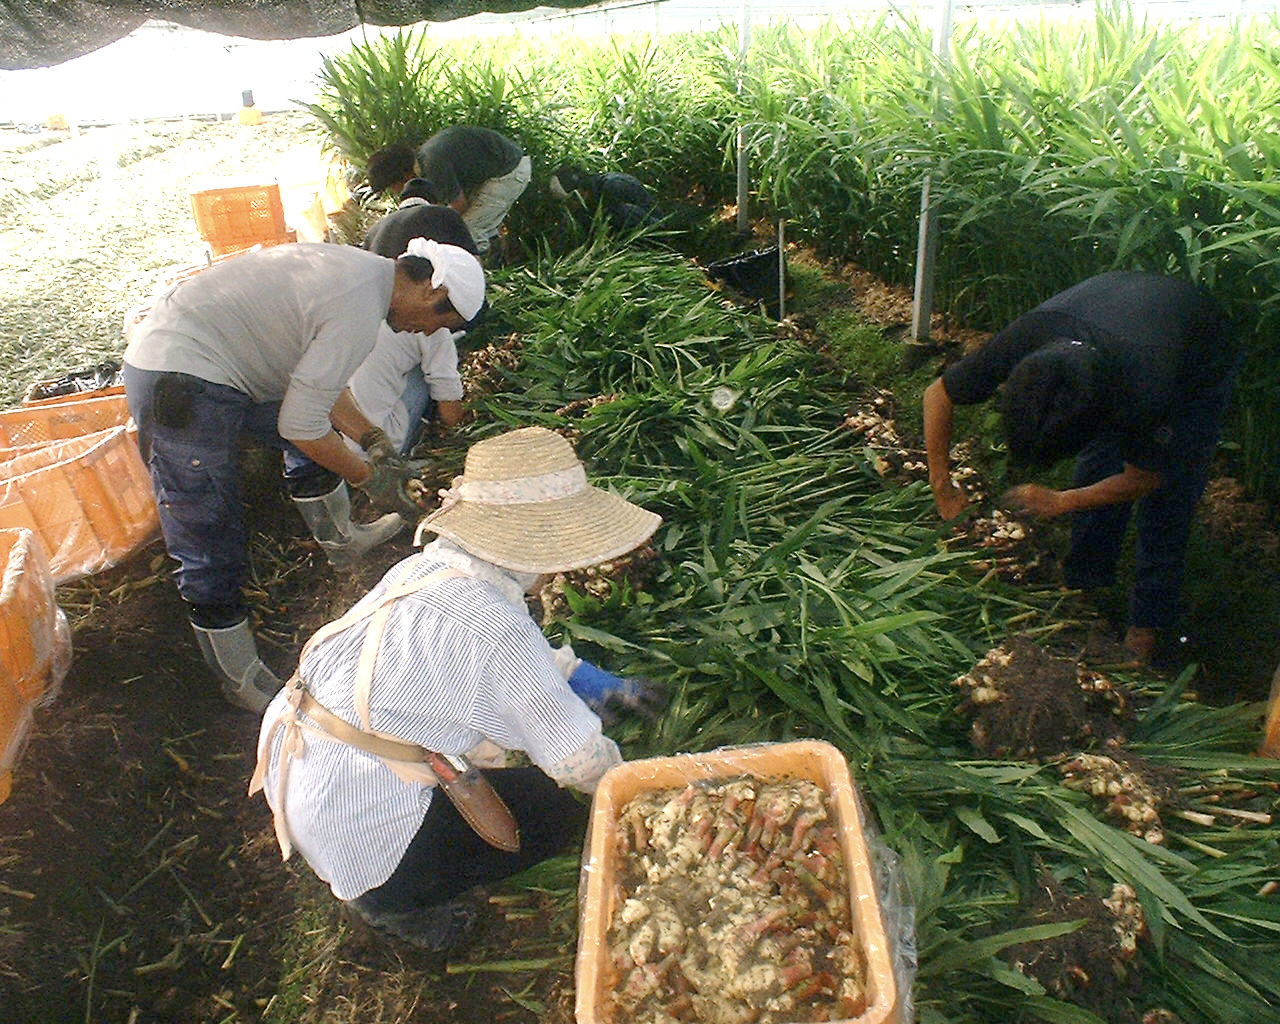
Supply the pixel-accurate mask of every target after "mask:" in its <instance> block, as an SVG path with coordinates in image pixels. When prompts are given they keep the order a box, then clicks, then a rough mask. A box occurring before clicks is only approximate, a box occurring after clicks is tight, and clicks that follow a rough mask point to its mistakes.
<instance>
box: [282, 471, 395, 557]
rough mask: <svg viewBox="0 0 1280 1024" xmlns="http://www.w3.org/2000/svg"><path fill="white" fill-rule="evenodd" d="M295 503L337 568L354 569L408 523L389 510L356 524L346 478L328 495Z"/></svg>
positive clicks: (298, 499)
mask: <svg viewBox="0 0 1280 1024" xmlns="http://www.w3.org/2000/svg"><path fill="white" fill-rule="evenodd" d="M293 503H294V504H295V505H297V506H298V511H299V512H301V513H302V518H303V519H305V520H306V523H307V527H308V528H309V529H310V530H311V536H313V537H315V539H316V540H317V541H319V543H320V547H322V548H323V549H324V553H325V555H326V556H328V558H329V562H330V564H331V565H333V567H334V568H336V569H350V568H352V567H353V566H354V565H355V564H356V563H357V562H358V561H359V560H360V558H361V557H362V556H363V555H364V554H365V553H366V552H367V551H369V550H370V549H372V548H376V547H377V546H378V545H379V544H381V543H382V542H383V541H387V540H390V539H391V538H392V537H394V536H395V535H396V534H397V533H399V532H400V531H401V530H403V529H404V525H405V521H404V519H403V518H401V516H400V514H399V513H398V512H389V513H388V514H387V515H385V516H383V517H382V518H381V519H375V520H374V521H373V522H371V523H365V524H361V523H353V522H352V521H351V495H350V494H349V493H348V491H347V485H346V483H345V482H343V481H339V482H338V486H337V487H335V488H334V489H333V490H332V491H330V492H329V493H328V494H321V495H320V496H319V497H315V498H294V499H293Z"/></svg>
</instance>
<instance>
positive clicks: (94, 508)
mask: <svg viewBox="0 0 1280 1024" xmlns="http://www.w3.org/2000/svg"><path fill="white" fill-rule="evenodd" d="M0 527H25V528H26V529H28V530H31V531H32V532H33V533H35V534H36V536H37V537H39V538H40V541H41V543H43V545H44V549H45V551H46V552H47V553H48V557H49V565H50V569H51V571H52V573H53V577H54V581H55V582H56V583H65V582H67V581H68V580H73V579H78V578H80V577H82V576H88V575H91V574H93V573H95V572H98V571H100V570H102V569H106V568H108V567H110V566H112V565H116V564H117V563H119V562H121V561H123V560H124V559H125V558H127V557H128V556H129V555H130V554H132V553H133V552H135V551H137V550H138V549H139V548H141V547H143V546H144V545H145V544H148V543H150V542H151V541H152V540H153V539H155V538H156V537H158V536H159V534H160V518H159V514H158V512H157V511H156V504H155V499H154V498H153V497H152V493H151V480H150V477H149V475H148V473H147V469H146V467H145V466H144V465H143V464H142V458H141V457H140V456H139V455H138V445H137V441H136V440H135V438H134V436H133V432H132V431H127V430H126V429H125V428H124V427H113V428H112V429H110V430H103V431H99V432H98V433H95V434H86V435H85V436H83V437H73V438H68V439H67V440H63V441H52V442H50V443H48V444H46V445H44V446H42V447H40V448H37V449H35V450H33V451H30V452H28V453H26V454H23V455H18V456H16V457H15V458H12V459H9V460H8V461H6V462H0Z"/></svg>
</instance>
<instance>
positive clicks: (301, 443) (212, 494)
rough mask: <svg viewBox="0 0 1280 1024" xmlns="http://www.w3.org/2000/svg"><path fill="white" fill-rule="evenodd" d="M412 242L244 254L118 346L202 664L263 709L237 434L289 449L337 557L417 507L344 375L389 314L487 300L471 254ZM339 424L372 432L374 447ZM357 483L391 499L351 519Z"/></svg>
mask: <svg viewBox="0 0 1280 1024" xmlns="http://www.w3.org/2000/svg"><path fill="white" fill-rule="evenodd" d="M417 241H418V243H419V244H417V245H414V244H411V245H410V247H409V251H408V252H406V253H405V254H404V256H402V257H401V258H400V259H398V260H388V259H385V258H384V257H382V256H379V255H376V254H375V253H370V252H364V251H363V250H361V249H356V248H353V247H351V246H340V245H323V244H318V245H306V244H302V245H280V246H274V247H272V248H269V249H263V250H260V251H257V252H251V253H246V254H244V255H240V256H236V257H235V258H234V259H230V260H227V261H225V262H224V263H220V264H218V265H216V266H213V267H210V268H209V269H207V270H205V271H203V272H201V273H200V274H198V275H196V276H195V277H192V278H189V279H187V280H185V281H183V282H180V283H179V284H177V285H175V286H174V287H173V288H172V289H171V290H170V291H168V292H167V293H165V294H164V295H162V296H161V297H160V298H159V299H158V300H157V301H156V303H155V305H154V306H153V308H152V310H151V312H150V314H149V315H148V316H147V318H146V319H145V320H144V321H143V322H142V323H141V325H139V327H138V329H137V330H136V331H135V333H134V334H133V337H132V339H131V340H130V342H129V345H128V347H127V348H126V349H125V353H124V386H125V394H126V396H127V398H128V400H129V412H130V413H131V415H132V416H133V418H134V420H135V422H136V423H137V426H138V448H139V450H140V452H141V454H142V458H143V461H144V462H145V463H146V464H147V465H148V467H149V469H150V472H151V480H152V485H153V488H154V490H155V493H156V501H157V504H158V505H159V510H160V526H161V529H162V530H163V532H164V539H165V546H166V547H167V548H168V551H169V554H170V555H172V556H173V557H174V558H175V559H177V561H178V562H179V568H178V570H177V572H176V577H177V583H178V590H179V592H180V593H181V595H182V598H183V600H184V602H185V603H186V605H187V611H188V617H189V618H190V620H191V627H192V629H193V631H194V632H195V636H196V640H197V642H198V644H199V646H200V651H201V654H202V655H203V657H204V660H205V662H206V664H208V665H209V667H210V668H211V669H212V670H213V672H214V674H215V676H216V677H217V678H218V680H219V681H220V683H221V688H222V693H223V696H224V697H225V698H226V699H227V700H228V701H230V702H231V703H233V704H236V705H238V706H240V707H243V708H247V709H249V710H252V711H261V710H262V709H263V708H264V707H265V706H266V704H267V701H269V700H270V699H271V696H272V694H274V693H275V692H276V690H278V689H279V688H280V686H281V681H280V680H279V679H278V678H276V676H275V675H274V674H273V673H272V672H271V670H270V669H268V668H267V666H266V665H264V664H263V662H262V659H261V658H260V657H259V655H258V649H257V644H256V643H255V640H254V636H253V631H252V629H251V627H250V624H249V610H248V607H247V605H246V604H245V601H244V597H243V592H242V590H243V585H244V583H245V580H246V579H247V577H248V570H249V556H248V535H247V533H248V531H247V529H246V526H245V518H244V510H243V507H242V499H241V494H240V482H239V473H238V455H239V444H240V440H241V438H242V437H247V438H249V439H251V440H253V441H256V442H259V443H261V444H264V445H266V446H268V447H275V448H279V449H282V450H283V452H284V470H285V473H284V475H285V479H286V481H287V484H288V488H289V492H290V495H291V497H292V498H293V501H294V503H295V504H296V505H297V507H298V509H299V511H300V512H301V513H302V516H303V518H304V519H305V520H306V522H307V525H308V526H309V527H310V528H311V531H312V533H313V534H314V535H315V537H316V539H317V540H318V541H320V543H321V545H322V546H323V547H324V550H325V552H326V554H327V555H328V556H329V559H330V561H332V562H333V563H334V564H335V565H342V566H348V565H351V564H353V563H354V561H355V560H356V559H357V558H359V557H360V556H362V555H363V554H364V553H365V552H367V551H368V550H369V549H370V548H372V547H373V546H375V545H377V544H380V543H382V542H383V541H385V540H388V539H390V538H391V537H392V536H394V535H395V534H396V533H398V532H399V531H400V530H401V529H402V527H403V526H404V523H405V520H406V519H416V518H417V517H418V514H419V513H420V511H421V510H420V509H418V508H417V506H416V505H414V503H413V502H412V500H410V498H409V495H408V493H407V491H406V487H405V485H406V483H407V482H408V480H409V479H410V477H411V476H412V471H411V469H410V467H408V466H407V465H406V464H405V463H404V462H403V461H402V460H400V459H399V458H398V457H397V456H396V454H395V453H394V451H393V450H392V447H391V445H390V444H382V443H375V442H376V440H377V439H376V436H375V438H373V439H370V437H369V435H370V432H371V431H373V429H374V426H375V425H374V424H372V423H371V422H370V421H369V419H368V418H367V417H366V416H365V415H364V414H363V413H362V412H361V411H360V409H359V408H358V407H357V406H356V405H355V404H354V402H353V401H352V400H351V399H350V395H349V393H348V392H346V391H345V390H344V388H345V385H346V384H347V381H348V380H349V379H350V377H351V375H352V373H353V372H354V371H355V370H356V368H357V367H358V366H359V365H360V363H361V360H362V359H363V358H364V357H365V356H366V355H367V354H368V353H369V351H370V350H371V349H372V348H373V346H374V342H375V339H376V338H377V337H378V330H379V326H380V325H381V324H382V323H383V321H384V320H385V321H387V322H388V323H389V324H391V326H392V327H394V328H396V329H398V330H407V331H421V332H427V333H431V332H434V331H436V330H438V329H440V328H442V327H448V328H463V327H465V326H467V324H468V323H469V322H470V320H471V318H473V317H475V316H476V315H477V314H478V313H479V312H480V309H481V307H482V305H483V303H484V271H483V269H482V268H481V266H480V264H479V262H478V261H477V260H476V258H475V257H474V256H472V255H471V254H470V253H468V252H465V251H463V250H462V249H457V248H455V247H452V246H443V245H441V246H436V243H430V244H429V245H428V244H427V243H426V241H425V240H423V239H419V240H417ZM433 246H434V248H432V247H433ZM341 435H346V436H348V437H353V438H357V439H361V438H364V439H366V440H367V441H368V443H367V444H366V445H365V446H364V451H366V452H369V456H368V457H366V456H365V455H364V454H363V453H359V454H358V453H357V452H355V451H352V450H351V449H350V448H348V447H347V446H346V444H344V443H343V440H342V436H341ZM348 485H350V486H352V487H356V488H359V489H360V490H362V491H364V492H365V493H366V494H367V495H368V496H369V499H370V501H371V502H372V504H373V505H374V506H375V507H376V508H378V509H380V510H381V511H384V512H386V513H388V514H387V515H385V516H383V517H381V518H379V519H377V520H375V521H374V522H373V523H369V524H363V525H362V524H358V523H354V522H353V521H352V519H351V504H350V498H349V494H348V492H347V487H348Z"/></svg>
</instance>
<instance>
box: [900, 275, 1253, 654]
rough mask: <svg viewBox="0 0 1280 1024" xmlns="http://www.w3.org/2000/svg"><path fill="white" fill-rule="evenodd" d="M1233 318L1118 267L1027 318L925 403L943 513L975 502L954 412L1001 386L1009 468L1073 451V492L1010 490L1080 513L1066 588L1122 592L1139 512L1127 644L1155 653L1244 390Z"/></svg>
mask: <svg viewBox="0 0 1280 1024" xmlns="http://www.w3.org/2000/svg"><path fill="white" fill-rule="evenodd" d="M1236 358H1237V357H1236V350H1235V347H1234V343H1233V339H1232V330H1231V325H1230V323H1229V321H1228V320H1227V318H1226V316H1225V315H1224V314H1223V312H1222V310H1221V309H1220V308H1219V307H1218V305H1217V303H1215V302H1214V300H1213V299H1212V298H1211V297H1210V296H1208V295H1207V294H1205V293H1204V292H1203V291H1201V290H1199V289H1198V288H1196V287H1194V286H1192V285H1191V284H1189V283H1187V282H1185V281H1180V280H1177V279H1175V278H1171V277H1165V276H1162V275H1159V274H1146V273H1130V272H1125V271H1112V272H1110V273H1106V274H1099V275H1097V276H1096V277H1091V278H1088V279H1087V280H1085V281H1082V282H1080V283H1079V284H1077V285H1074V286H1073V287H1071V288H1068V289H1067V290H1066V291H1063V292H1060V293H1059V294H1057V295H1055V296H1053V297H1052V298H1050V299H1048V300H1046V301H1045V302H1043V303H1041V304H1040V305H1039V306H1037V307H1036V308H1035V309H1033V310H1031V311H1030V312H1029V313H1024V314H1023V315H1022V316H1020V317H1018V319H1016V320H1014V321H1013V323H1011V324H1009V325H1008V326H1007V327H1005V328H1004V330H1002V331H1001V332H1000V333H999V334H997V335H996V336H995V337H993V338H992V339H991V340H990V341H989V342H987V343H986V344H985V345H984V346H983V347H982V348H981V349H979V350H978V351H976V352H974V353H972V354H970V355H968V356H966V357H964V358H963V359H961V360H960V361H958V362H957V363H955V364H954V365H952V366H951V367H949V368H948V369H947V370H946V371H945V372H944V373H943V375H942V376H941V377H939V378H938V379H937V380H935V381H934V382H933V383H932V384H931V385H929V387H928V388H927V389H926V391H925V395H924V432H925V446H926V449H927V452H928V461H929V481H930V485H931V487H932V489H933V495H934V501H935V503H936V505H937V508H938V512H939V513H940V514H941V515H942V516H943V518H945V519H951V518H954V517H955V516H957V515H959V514H960V512H961V511H963V509H964V508H965V505H966V499H965V496H964V494H963V492H962V491H961V490H960V489H959V488H958V487H957V486H956V484H955V483H954V482H953V480H952V478H951V456H950V449H951V432H952V409H953V407H954V406H956V405H969V404H973V403H977V402H983V401H985V400H986V399H988V398H990V397H991V396H992V395H993V394H994V393H995V392H996V390H997V388H1000V389H1001V392H1002V393H1001V397H1000V411H1001V415H1002V419H1003V424H1004V431H1005V436H1006V439H1007V442H1008V448H1009V454H1010V457H1011V458H1012V459H1014V460H1015V461H1019V462H1024V463H1032V464H1036V463H1038V464H1041V465H1048V464H1051V463H1053V462H1055V461H1057V460H1059V459H1061V458H1063V457H1065V456H1067V455H1076V456H1077V460H1076V473H1075V482H1074V485H1073V486H1072V487H1070V488H1067V489H1065V490H1053V489H1051V488H1048V487H1043V486H1040V485H1038V484H1023V485H1021V486H1019V487H1014V488H1013V489H1012V490H1010V491H1009V493H1008V495H1006V499H1007V501H1008V502H1009V503H1010V504H1011V505H1013V506H1014V507H1016V508H1018V509H1020V510H1021V511H1023V512H1026V513H1030V514H1032V515H1037V516H1044V517H1053V516H1058V515H1062V514H1063V513H1068V512H1069V513H1072V523H1071V550H1070V553H1069V554H1068V556H1067V558H1066V561H1065V563H1064V567H1063V568H1064V573H1065V576H1066V582H1067V584H1068V585H1069V586H1072V587H1075V588H1078V589H1082V590H1091V589H1095V588H1097V587H1103V586H1107V585H1109V584H1111V583H1112V582H1113V581H1114V577H1115V568H1116V562H1117V559H1118V557H1119V553H1120V545H1121V541H1122V539H1123V536H1124V531H1125V528H1126V526H1127V524H1128V519H1129V515H1130V510H1131V508H1132V507H1133V503H1134V502H1136V503H1137V519H1138V543H1137V554H1136V566H1135V580H1134V590H1133V594H1132V598H1131V602H1130V619H1129V628H1128V631H1127V632H1126V634H1125V645H1126V646H1127V647H1128V648H1129V649H1130V650H1131V651H1132V652H1133V653H1134V654H1135V655H1137V656H1138V657H1139V658H1141V659H1143V660H1148V659H1150V657H1151V655H1152V654H1153V652H1154V650H1155V647H1156V641H1157V637H1158V631H1160V630H1163V629H1166V628H1168V627H1170V626H1172V625H1173V624H1174V620H1175V618H1176V616H1177V600H1178V591H1179V589H1180V587H1181V582H1182V571H1183V563H1184V560H1185V556H1186V547H1187V537H1188V533H1189V530H1190V527H1191V519H1192V514H1193V512H1194V510H1195V506H1196V503H1197V502H1198V501H1199V500H1200V495H1201V494H1202V493H1203V491H1204V487H1205V483H1206V481H1207V479H1208V472H1209V465H1210V462H1211V460H1212V457H1213V453H1214V451H1215V449H1216V447H1217V442H1218V437H1219V434H1220V432H1221V428H1222V422H1223V418H1224V416H1225V413H1226V409H1227V405H1228V403H1229V401H1230V398H1231V390H1232V387H1233V385H1234V382H1235V370H1236Z"/></svg>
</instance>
